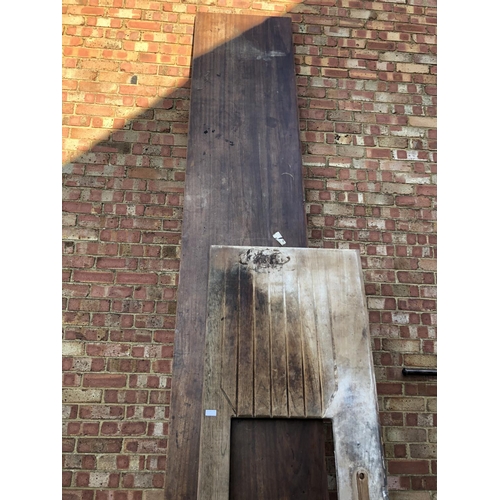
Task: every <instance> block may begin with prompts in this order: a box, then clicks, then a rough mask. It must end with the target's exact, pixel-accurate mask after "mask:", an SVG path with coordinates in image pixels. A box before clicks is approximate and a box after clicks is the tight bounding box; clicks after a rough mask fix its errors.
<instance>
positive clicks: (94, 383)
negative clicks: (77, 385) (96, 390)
mask: <svg viewBox="0 0 500 500" xmlns="http://www.w3.org/2000/svg"><path fill="white" fill-rule="evenodd" d="M126 382H127V376H126V375H121V374H100V373H99V374H97V373H95V374H94V373H86V374H85V375H84V377H83V385H84V387H125V384H126Z"/></svg>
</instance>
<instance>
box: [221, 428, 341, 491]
mask: <svg viewBox="0 0 500 500" xmlns="http://www.w3.org/2000/svg"><path fill="white" fill-rule="evenodd" d="M327 425H328V423H325V421H324V420H322V419H278V418H233V419H231V446H230V487H229V491H230V494H229V498H230V500H277V499H279V500H328V499H329V498H331V497H330V496H329V491H328V486H329V484H328V483H329V481H328V476H329V475H330V474H331V472H330V471H328V470H327V467H328V465H329V464H328V461H329V460H331V459H333V446H331V441H330V439H331V433H330V435H328V431H327V427H326V426H327ZM329 425H330V427H331V421H330V422H329ZM329 450H331V453H330V451H329ZM329 454H330V455H332V456H331V457H328V455H329ZM330 466H331V462H330ZM328 468H329V467H328ZM330 482H331V481H330Z"/></svg>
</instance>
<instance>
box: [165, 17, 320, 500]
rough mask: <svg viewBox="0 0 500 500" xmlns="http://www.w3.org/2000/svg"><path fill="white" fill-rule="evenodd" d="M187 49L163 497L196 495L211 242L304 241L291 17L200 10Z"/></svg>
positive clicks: (177, 499) (182, 499)
mask: <svg viewBox="0 0 500 500" xmlns="http://www.w3.org/2000/svg"><path fill="white" fill-rule="evenodd" d="M193 49H194V60H193V66H192V80H191V105H190V106H191V108H190V118H189V131H188V148H187V168H186V185H185V198H184V214H183V222H182V243H181V245H182V254H181V269H180V283H179V289H178V296H177V303H178V307H177V323H176V327H177V329H176V335H175V348H174V366H173V380H172V400H171V407H170V417H171V421H170V426H169V439H168V450H167V477H166V499H167V500H194V499H195V498H196V491H197V488H196V482H197V481H196V478H197V476H198V458H199V440H200V415H201V394H202V375H203V352H204V347H205V319H206V311H207V283H208V266H209V248H210V245H214V244H218V245H263V246H279V244H278V243H277V242H276V241H275V240H274V238H273V236H272V235H273V233H275V232H276V231H280V232H281V234H282V235H283V237H284V239H285V240H286V243H287V245H289V246H295V247H303V246H306V245H307V237H306V223H305V213H304V203H303V184H302V170H301V169H302V165H301V150H300V141H299V122H298V114H297V98H296V84H295V70H294V60H293V51H292V32H291V21H290V19H289V18H281V17H273V18H264V17H257V16H236V15H227V14H208V13H199V14H198V15H197V17H196V22H195V34H194V48H193ZM240 286H241V287H242V289H244V288H245V286H249V284H245V282H244V280H243V281H240ZM225 300H227V301H228V303H229V306H230V301H231V300H232V299H231V297H227V298H226V299H225ZM247 300H248V303H247V304H246V306H245V304H243V305H242V307H243V308H244V307H248V308H249V309H252V310H253V307H254V306H253V302H252V301H253V297H247ZM234 321H237V320H236V319H234ZM277 341H279V340H277ZM223 342H224V343H225V344H224V348H225V349H228V352H232V351H231V350H232V349H234V346H232V345H231V342H232V341H231V339H224V340H223ZM239 355H242V356H251V354H250V351H248V352H246V353H243V354H242V353H240V354H239ZM229 360H231V361H229ZM231 363H232V365H231ZM235 363H236V361H235V358H234V357H230V356H229V357H228V362H227V363H226V364H225V366H224V369H227V370H229V371H230V370H231V369H233V370H234V369H235V366H236V365H235ZM276 363H279V360H276ZM238 377H240V378H242V377H245V374H244V373H243V372H239V373H238ZM226 390H227V391H228V392H229V394H230V397H235V393H234V392H233V393H231V392H230V391H231V390H232V391H236V393H237V392H238V391H240V387H239V386H237V385H236V386H234V387H232V388H227V389H226ZM241 401H242V407H243V406H244V397H243V395H241ZM248 403H249V404H250V402H248ZM251 404H252V407H251V408H250V407H249V408H248V414H249V415H250V414H252V412H253V402H252V403H251ZM275 404H276V405H277V407H279V406H280V405H282V404H283V403H282V402H280V399H279V396H278V395H275ZM298 404H300V402H299V403H298ZM256 425H257V424H256ZM304 425H305V424H304ZM306 427H307V426H306ZM304 432H307V430H305V431H304ZM310 432H313V431H312V430H311V431H310ZM228 439H229V437H228Z"/></svg>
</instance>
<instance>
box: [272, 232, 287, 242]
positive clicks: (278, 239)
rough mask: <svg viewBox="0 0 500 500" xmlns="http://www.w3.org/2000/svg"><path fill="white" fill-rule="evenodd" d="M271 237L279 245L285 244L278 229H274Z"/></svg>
mask: <svg viewBox="0 0 500 500" xmlns="http://www.w3.org/2000/svg"><path fill="white" fill-rule="evenodd" d="M273 238H274V239H275V240H276V241H277V242H278V243H279V244H280V245H281V246H283V245H285V244H286V241H285V240H284V239H283V236H282V235H281V233H280V232H279V231H276V232H275V233H274V234H273Z"/></svg>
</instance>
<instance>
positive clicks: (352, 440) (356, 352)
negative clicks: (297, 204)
mask: <svg viewBox="0 0 500 500" xmlns="http://www.w3.org/2000/svg"><path fill="white" fill-rule="evenodd" d="M208 290H209V292H208V294H209V303H208V319H207V333H206V351H205V373H204V382H203V406H202V408H203V413H202V417H201V437H200V441H201V448H200V462H199V463H200V466H199V475H198V481H199V486H198V498H199V499H200V500H215V499H217V500H227V499H228V498H229V494H230V490H231V491H232V493H231V494H235V492H236V491H242V490H243V489H249V491H251V492H252V495H254V496H248V497H247V496H242V497H241V498H254V499H258V500H274V499H276V498H279V499H282V500H295V499H296V498H301V497H300V495H299V493H300V491H301V490H300V488H301V486H300V485H301V481H302V482H304V481H305V482H306V483H307V480H305V479H304V478H302V477H301V478H300V481H298V482H293V480H291V479H290V480H291V481H292V482H291V483H290V484H288V485H287V486H286V488H284V490H283V491H282V490H277V489H276V488H277V485H276V484H274V485H273V484H272V481H270V480H269V478H272V477H274V482H276V481H278V477H277V476H273V474H274V473H275V472H276V471H278V470H280V468H282V467H285V465H284V464H286V463H287V460H288V461H290V460H291V461H292V462H293V456H294V455H293V453H296V450H295V451H293V452H292V450H294V444H293V443H294V442H295V441H294V439H296V438H297V439H299V440H300V439H302V438H303V437H300V438H299V437H298V436H296V437H291V438H290V439H291V441H290V443H289V444H287V445H285V444H284V443H282V444H281V445H280V446H278V447H276V449H275V450H274V451H273V452H271V455H272V460H276V461H277V462H279V463H277V464H276V465H275V466H273V467H271V466H266V467H267V470H268V474H263V475H259V476H258V477H253V478H247V477H243V476H245V475H246V472H237V471H236V469H237V467H239V466H240V465H241V464H242V463H243V462H242V460H243V461H245V460H246V461H248V462H249V463H254V462H255V463H260V462H259V460H265V461H267V459H268V456H267V455H266V451H265V448H264V447H263V448H258V446H257V445H255V446H254V445H253V444H252V443H247V444H246V445H243V444H242V440H243V439H244V436H247V438H249V439H250V438H255V439H259V438H262V436H266V437H265V440H263V441H262V443H264V442H265V441H267V443H268V444H267V449H273V447H274V445H275V444H276V443H275V442H274V441H273V439H274V438H272V437H271V434H272V432H273V431H272V430H271V429H272V424H270V423H269V420H267V419H270V418H271V419H283V418H289V419H291V418H294V417H295V418H297V417H298V418H301V419H330V420H331V421H332V429H333V437H334V443H335V461H336V467H337V471H336V472H337V491H338V498H339V500H369V499H370V498H371V499H372V500H375V499H377V500H383V499H386V498H387V491H386V476H385V468H384V462H383V454H382V445H381V440H380V428H379V422H378V407H377V394H376V386H375V378H374V372H373V361H372V353H371V344H370V335H369V327H368V311H367V307H366V301H365V295H364V284H363V276H362V271H361V261H360V258H359V253H358V252H357V251H356V250H323V249H306V248H271V247H248V246H242V247H236V246H212V248H211V253H210V275H209V284H208ZM229 297H230V300H228V298H229ZM228 346H229V348H228ZM240 373H243V374H244V376H240ZM240 397H241V398H242V401H241V402H240ZM205 410H208V411H209V414H206V413H205ZM242 417H253V418H254V419H258V418H259V417H260V418H266V420H262V421H261V423H262V422H266V423H265V424H262V425H269V426H271V427H266V430H264V427H261V428H260V429H257V428H255V429H253V430H251V431H250V430H248V429H247V430H246V431H245V432H244V433H243V434H242V435H240V436H238V445H241V449H242V450H244V451H241V452H239V451H237V448H235V446H234V445H233V444H231V443H230V442H229V434H230V428H231V423H230V422H231V419H233V422H235V420H234V419H238V418H242ZM256 421H258V420H254V421H251V420H249V421H248V422H246V423H245V426H251V425H254V424H253V423H252V422H256ZM317 421H318V420H315V422H317ZM289 422H291V421H289ZM299 422H300V421H299ZM302 422H304V420H302ZM237 425H240V424H237ZM279 425H280V426H281V421H280V424H279ZM280 426H278V425H276V427H275V431H276V432H277V433H280V432H282V435H283V436H284V435H286V433H287V432H297V431H296V430H294V431H292V430H291V427H290V428H289V429H288V430H283V429H282V428H281V427H280ZM300 432H302V431H300ZM300 432H299V433H298V434H300ZM310 432H311V433H312V432H314V431H313V428H312V427H311V428H310ZM313 439H314V438H313ZM272 443H274V444H272ZM230 449H231V450H233V451H234V453H241V454H242V456H239V457H233V456H232V453H231V456H230V453H229V450H230ZM257 449H259V454H260V455H261V456H260V457H259V455H256V456H253V455H252V456H248V455H245V453H247V454H248V453H250V454H251V453H254V452H255V450H257ZM288 452H289V453H291V455H289V456H288V458H285V455H286V454H287V453H288ZM255 453H256V452H255ZM315 453H316V454H315ZM264 457H265V458H264ZM311 457H316V458H317V459H318V462H321V458H319V456H318V454H317V448H316V447H315V446H314V445H313V446H311V447H309V448H304V452H303V460H305V461H308V460H310V461H311ZM231 463H233V465H232V466H231V467H230V464H231ZM266 463H267V462H266ZM238 464H239V465H238ZM256 467H257V466H256ZM323 467H324V466H323ZM230 468H231V471H232V472H231V477H232V478H233V479H234V477H236V478H237V479H236V481H237V486H234V484H233V485H232V486H230V485H231V481H233V479H231V481H230ZM245 470H247V469H245ZM259 470H260V469H259ZM302 472H303V473H304V474H306V471H305V470H303V471H302ZM307 473H310V471H309V472H307ZM318 474H320V477H321V474H322V473H321V472H318ZM287 480H288V479H287ZM239 481H241V483H240V482H239ZM259 481H263V482H264V483H265V484H262V485H259V487H258V488H257V489H256V490H252V488H255V487H257V486H256V485H257V483H258V482H259ZM318 488H319V489H317V490H315V489H312V490H310V491H308V496H307V498H308V499H322V498H324V497H323V496H322V495H323V494H324V492H325V491H326V489H325V490H322V489H321V487H318ZM278 491H280V493H279V494H278ZM284 491H287V492H288V493H286V494H285V493H284ZM263 492H269V495H268V496H266V495H264V494H263ZM292 492H295V493H293V494H292ZM245 494H247V492H246V493H245ZM248 494H249V495H250V493H248ZM288 494H289V495H290V496H287V495H288ZM242 495H243V493H242ZM295 495H299V496H295ZM234 498H239V497H234Z"/></svg>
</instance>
